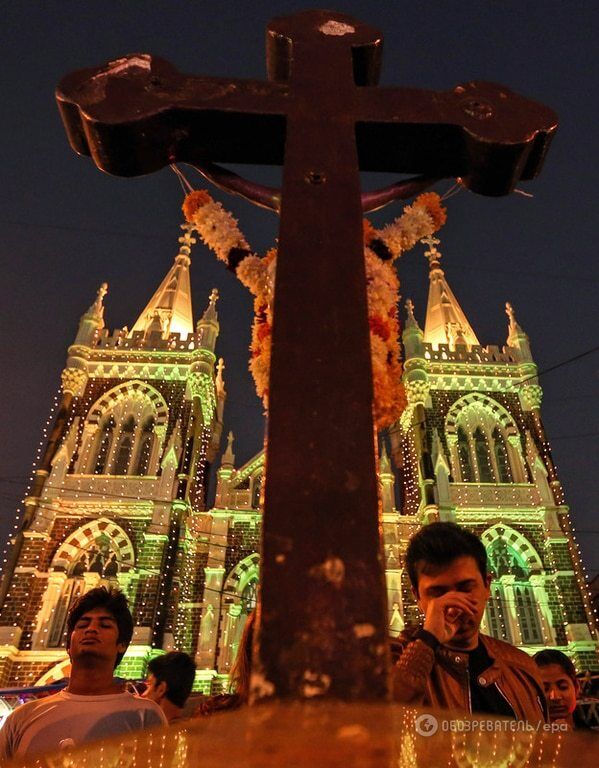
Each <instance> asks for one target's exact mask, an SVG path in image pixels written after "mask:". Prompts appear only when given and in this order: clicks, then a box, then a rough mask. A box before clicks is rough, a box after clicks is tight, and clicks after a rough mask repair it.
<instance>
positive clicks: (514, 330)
mask: <svg viewBox="0 0 599 768" xmlns="http://www.w3.org/2000/svg"><path fill="white" fill-rule="evenodd" d="M505 314H506V315H507V316H508V320H509V325H508V332H507V345H508V347H512V349H518V350H520V357H521V359H522V361H523V362H526V361H532V352H531V349H530V341H529V339H528V334H527V333H526V332H525V331H523V330H522V328H521V327H520V325H519V323H518V321H517V320H516V313H515V311H514V308H513V307H512V305H511V304H510V303H509V301H506V302H505Z"/></svg>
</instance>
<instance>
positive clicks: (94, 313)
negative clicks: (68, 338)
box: [75, 283, 108, 345]
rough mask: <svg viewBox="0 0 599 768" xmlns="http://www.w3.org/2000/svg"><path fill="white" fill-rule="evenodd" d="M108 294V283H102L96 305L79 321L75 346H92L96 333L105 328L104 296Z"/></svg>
mask: <svg viewBox="0 0 599 768" xmlns="http://www.w3.org/2000/svg"><path fill="white" fill-rule="evenodd" d="M107 293H108V283H102V285H101V286H100V287H99V288H98V292H97V293H96V298H95V301H94V303H93V304H92V305H91V306H90V307H89V309H88V310H87V312H86V313H85V314H84V315H82V317H81V320H80V321H79V329H78V331H77V337H76V338H75V344H86V345H87V344H91V343H92V342H93V340H94V336H95V334H96V331H99V330H100V329H101V328H104V296H106V294H107Z"/></svg>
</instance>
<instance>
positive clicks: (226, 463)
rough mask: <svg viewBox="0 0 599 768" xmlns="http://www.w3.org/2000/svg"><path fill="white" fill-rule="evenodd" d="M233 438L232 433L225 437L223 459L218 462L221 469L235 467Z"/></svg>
mask: <svg viewBox="0 0 599 768" xmlns="http://www.w3.org/2000/svg"><path fill="white" fill-rule="evenodd" d="M234 440H235V436H234V435H233V432H229V434H228V436H227V447H226V448H225V452H224V453H223V457H222V459H221V461H220V465H221V467H234V466H235V454H234V453H233V441H234Z"/></svg>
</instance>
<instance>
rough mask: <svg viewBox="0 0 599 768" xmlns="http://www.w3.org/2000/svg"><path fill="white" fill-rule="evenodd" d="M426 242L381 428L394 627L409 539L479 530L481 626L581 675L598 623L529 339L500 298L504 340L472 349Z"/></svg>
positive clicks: (401, 610)
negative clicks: (387, 422) (396, 410)
mask: <svg viewBox="0 0 599 768" xmlns="http://www.w3.org/2000/svg"><path fill="white" fill-rule="evenodd" d="M425 242H426V243H427V245H428V250H427V251H426V256H427V258H428V260H429V264H430V276H429V279H430V286H429V295H428V304H427V308H426V319H425V324H424V330H422V328H421V327H420V326H419V324H418V322H417V320H416V317H415V313H414V307H413V305H412V303H411V301H409V300H408V302H407V303H406V308H407V319H406V323H405V328H404V332H403V343H404V349H405V365H404V371H405V372H404V383H405V387H406V392H407V398H408V407H407V408H406V410H405V412H404V413H403V416H402V418H401V421H400V422H399V423H396V424H395V425H394V426H393V427H392V428H391V430H390V439H391V446H392V454H393V458H394V461H395V464H396V466H397V467H398V472H399V476H400V485H401V496H402V499H403V503H402V509H401V510H399V511H398V510H391V509H389V506H387V509H384V510H383V511H384V530H385V549H386V556H387V567H388V570H387V581H388V587H389V593H390V594H389V605H390V618H392V619H394V621H395V626H393V623H392V622H391V623H392V629H395V630H400V629H401V628H402V626H403V623H404V622H411V621H413V620H415V619H416V618H417V615H418V609H417V608H416V606H415V604H414V601H413V599H412V596H411V594H410V588H409V582H408V579H407V574H406V572H405V570H404V568H403V557H404V553H405V548H406V546H407V541H408V538H409V536H410V535H411V533H413V532H414V531H415V530H417V529H418V528H419V527H420V526H421V525H426V524H427V523H430V522H433V521H436V520H442V521H453V522H456V523H458V524H459V525H462V526H464V527H466V528H469V529H470V530H472V531H474V532H475V533H476V534H477V535H479V536H480V538H481V539H482V541H483V543H484V545H485V547H486V549H487V553H488V555H489V564H490V568H491V570H492V573H493V576H494V578H493V582H492V587H491V599H490V601H489V604H488V608H487V611H486V615H485V619H484V622H483V627H482V629H483V631H485V632H487V633H488V634H491V635H493V636H495V637H498V638H500V639H503V640H507V641H509V642H511V643H513V644H514V645H517V646H520V647H522V648H524V649H525V650H527V651H528V652H530V653H533V652H535V651H536V650H540V649H541V648H544V647H552V648H560V649H561V650H563V651H564V652H566V653H567V654H568V655H570V656H571V657H572V658H573V660H574V662H575V664H576V666H577V668H578V669H579V670H582V669H585V670H588V669H598V668H599V664H598V659H597V626H596V619H595V616H594V612H593V610H592V606H591V602H590V598H589V594H588V589H587V587H586V584H585V579H584V574H583V569H582V564H581V561H580V556H579V553H578V550H577V547H576V544H575V542H574V539H573V534H572V528H571V524H570V514H569V510H568V507H567V505H566V503H565V500H564V493H563V490H562V486H561V484H560V481H559V479H558V475H557V472H556V468H555V465H554V463H553V459H552V456H551V448H550V444H549V441H548V439H547V436H546V434H545V430H544V427H543V420H542V417H541V409H540V407H541V399H542V394H543V393H542V389H541V387H540V385H539V382H538V379H537V375H536V374H537V367H536V365H535V363H534V360H533V357H532V354H531V348H530V343H529V340H528V336H527V335H526V333H525V332H524V331H523V330H522V328H521V327H520V325H519V324H518V322H517V320H516V315H515V312H514V309H513V308H512V307H511V305H510V304H506V312H507V316H508V333H507V341H506V344H505V346H503V347H502V348H501V349H499V348H498V347H496V346H481V344H480V343H479V340H478V338H477V336H476V334H475V332H474V330H473V328H472V327H471V325H470V323H469V322H468V320H467V318H466V315H465V314H464V312H463V310H462V308H461V307H460V305H459V303H458V301H457V299H456V297H455V296H454V294H453V292H452V291H451V288H450V287H449V285H448V283H447V280H446V278H445V274H444V271H443V269H442V268H441V253H440V252H439V250H438V249H437V245H438V244H439V241H438V240H436V239H434V238H428V239H426V240H425ZM393 606H396V611H395V614H393ZM400 616H401V617H403V620H400V618H399V617H400Z"/></svg>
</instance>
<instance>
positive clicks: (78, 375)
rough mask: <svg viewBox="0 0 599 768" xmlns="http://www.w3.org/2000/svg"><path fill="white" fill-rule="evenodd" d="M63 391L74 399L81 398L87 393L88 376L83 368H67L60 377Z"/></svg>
mask: <svg viewBox="0 0 599 768" xmlns="http://www.w3.org/2000/svg"><path fill="white" fill-rule="evenodd" d="M60 379H61V383H62V391H63V392H64V393H67V392H69V393H70V394H71V395H73V396H74V397H81V395H82V394H83V392H84V391H85V385H86V383H87V379H88V374H87V371H82V370H81V368H65V369H64V370H63V372H62V373H61V375H60Z"/></svg>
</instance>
